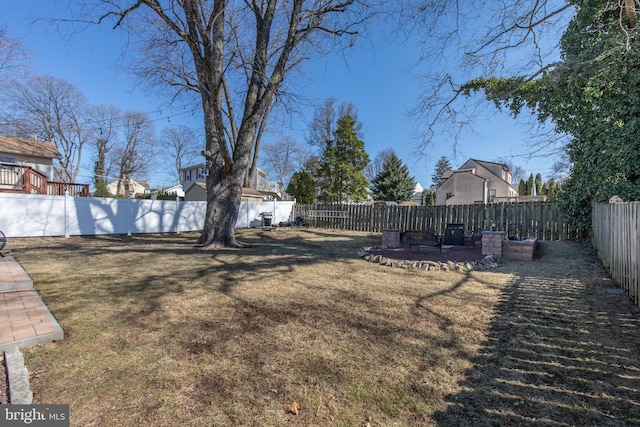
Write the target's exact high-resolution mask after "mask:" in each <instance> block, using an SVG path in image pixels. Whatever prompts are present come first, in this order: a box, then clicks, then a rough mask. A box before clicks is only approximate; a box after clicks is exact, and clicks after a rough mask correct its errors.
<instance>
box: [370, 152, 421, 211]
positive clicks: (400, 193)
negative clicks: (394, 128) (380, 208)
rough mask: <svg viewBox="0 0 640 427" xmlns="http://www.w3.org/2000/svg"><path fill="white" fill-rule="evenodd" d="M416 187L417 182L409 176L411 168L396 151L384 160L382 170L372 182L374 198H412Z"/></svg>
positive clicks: (399, 200) (393, 199)
mask: <svg viewBox="0 0 640 427" xmlns="http://www.w3.org/2000/svg"><path fill="white" fill-rule="evenodd" d="M415 187H416V182H415V181H414V179H413V177H411V176H409V168H408V167H407V166H406V165H404V164H402V161H401V160H400V159H399V158H398V156H397V155H396V153H394V152H392V153H391V154H390V155H389V157H387V159H386V160H385V161H384V164H383V166H382V170H381V171H380V173H378V175H377V176H376V177H375V178H374V179H373V182H372V183H371V191H373V198H374V200H389V201H398V202H401V201H405V200H410V199H411V197H412V196H413V191H414V190H415Z"/></svg>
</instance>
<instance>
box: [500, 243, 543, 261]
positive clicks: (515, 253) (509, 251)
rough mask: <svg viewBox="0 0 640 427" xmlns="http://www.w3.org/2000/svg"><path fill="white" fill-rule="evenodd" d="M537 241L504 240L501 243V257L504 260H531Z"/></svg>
mask: <svg viewBox="0 0 640 427" xmlns="http://www.w3.org/2000/svg"><path fill="white" fill-rule="evenodd" d="M537 243H538V240H537V239H535V240H520V241H518V240H505V241H504V242H503V243H502V257H503V258H504V259H519V260H522V261H531V260H533V254H534V252H535V251H536V245H537Z"/></svg>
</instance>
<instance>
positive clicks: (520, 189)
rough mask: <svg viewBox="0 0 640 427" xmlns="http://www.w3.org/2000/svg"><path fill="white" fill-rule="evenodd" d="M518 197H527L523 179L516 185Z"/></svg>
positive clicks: (525, 184)
mask: <svg viewBox="0 0 640 427" xmlns="http://www.w3.org/2000/svg"><path fill="white" fill-rule="evenodd" d="M518 195H520V196H526V195H527V183H526V182H524V178H520V183H519V184H518Z"/></svg>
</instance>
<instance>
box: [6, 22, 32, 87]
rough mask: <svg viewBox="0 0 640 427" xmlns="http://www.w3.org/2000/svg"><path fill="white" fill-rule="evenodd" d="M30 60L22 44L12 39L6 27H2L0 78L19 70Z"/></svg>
mask: <svg viewBox="0 0 640 427" xmlns="http://www.w3.org/2000/svg"><path fill="white" fill-rule="evenodd" d="M28 58H29V54H28V53H27V52H26V50H25V49H24V46H23V44H22V42H21V41H20V40H18V39H14V38H12V37H10V36H9V32H8V31H7V29H6V28H5V27H0V76H2V77H4V76H5V75H8V73H9V72H13V71H16V70H19V69H20V67H21V66H22V64H23V63H24V62H25V61H26V60H27V59H28ZM3 80H4V79H3Z"/></svg>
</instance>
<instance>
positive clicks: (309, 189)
mask: <svg viewBox="0 0 640 427" xmlns="http://www.w3.org/2000/svg"><path fill="white" fill-rule="evenodd" d="M287 193H289V194H291V195H292V196H293V197H295V198H296V203H300V204H303V205H310V204H312V203H313V201H314V199H315V195H316V183H315V182H314V181H313V178H312V177H311V175H310V174H309V173H307V172H305V171H300V172H296V173H294V174H293V175H292V176H291V180H290V181H289V185H288V186H287Z"/></svg>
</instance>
